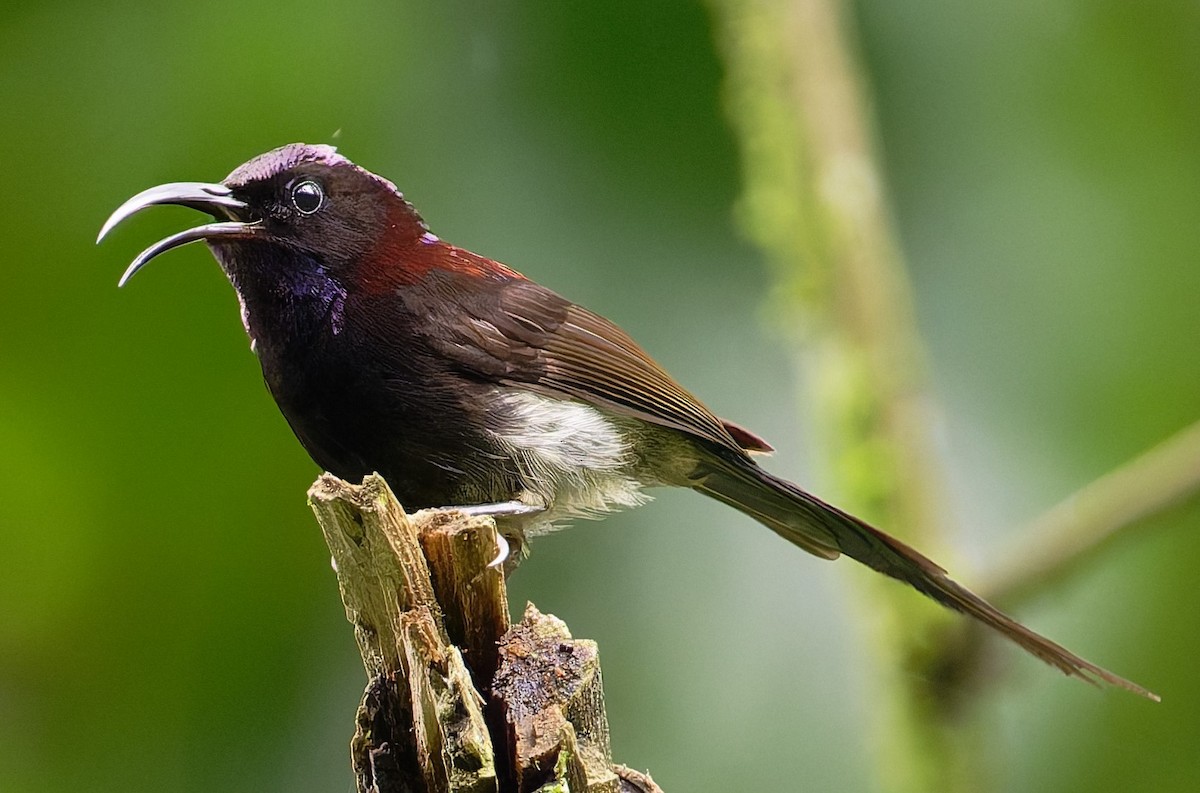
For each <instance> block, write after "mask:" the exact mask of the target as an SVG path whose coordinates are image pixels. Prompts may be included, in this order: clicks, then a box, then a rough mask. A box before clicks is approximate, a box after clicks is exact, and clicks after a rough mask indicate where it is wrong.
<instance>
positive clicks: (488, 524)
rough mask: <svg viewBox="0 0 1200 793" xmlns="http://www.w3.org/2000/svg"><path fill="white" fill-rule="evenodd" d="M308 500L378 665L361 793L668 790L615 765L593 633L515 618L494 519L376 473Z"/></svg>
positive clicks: (543, 618)
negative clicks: (445, 505)
mask: <svg viewBox="0 0 1200 793" xmlns="http://www.w3.org/2000/svg"><path fill="white" fill-rule="evenodd" d="M308 498H309V504H310V505H311V506H312V509H313V512H314V513H315V514H316V516H317V522H318V523H320V525H321V530H322V531H323V532H324V535H325V541H326V543H327V544H328V545H329V550H330V553H331V554H332V557H333V565H334V570H335V571H336V573H337V579H338V586H339V588H340V590H341V594H342V602H343V604H344V605H345V607H346V618H347V619H348V620H349V621H350V622H351V624H353V625H354V635H355V638H356V639H357V641H358V647H359V652H360V654H361V655H362V660H363V666H364V668H365V669H366V672H367V680H368V682H367V687H366V690H365V691H364V693H363V698H362V702H361V703H360V705H359V708H358V715H357V719H356V725H357V726H356V731H355V734H354V738H353V740H352V741H351V745H350V747H351V763H352V765H353V769H354V775H355V783H356V785H357V788H358V791H359V793H401V792H403V793H417V792H419V793H468V792H469V793H527V792H528V791H538V792H539V793H554V792H555V791H563V792H564V793H565V792H566V791H573V792H574V793H582V792H583V791H587V792H588V793H593V792H594V793H600V792H601V791H603V792H604V793H609V792H610V791H611V792H612V793H617V792H618V791H620V792H621V793H639V792H640V793H660V789H659V788H658V786H657V785H655V784H654V782H653V781H652V780H651V779H650V777H649V776H647V775H644V774H640V773H638V772H635V771H631V770H630V769H628V768H625V767H624V766H621V765H615V764H614V763H613V762H612V756H611V753H610V748H609V733H608V719H607V717H606V716H605V713H604V690H603V686H602V684H601V677H600V662H599V655H598V651H597V647H596V644H595V642H590V641H586V640H581V639H574V638H572V637H571V634H570V632H569V631H568V630H567V626H566V625H565V624H564V623H563V622H562V621H561V620H559V619H557V618H556V617H553V616H551V615H545V614H542V613H541V612H539V611H538V610H537V609H536V608H535V607H534V606H533V604H529V605H528V606H527V607H526V609H525V614H524V618H523V619H522V620H521V622H519V623H517V624H516V625H511V626H510V625H509V617H508V595H507V590H506V588H505V582H504V576H503V574H502V573H501V571H500V570H499V569H497V568H491V567H488V566H487V565H488V562H490V561H491V560H492V559H493V558H494V557H495V555H496V526H495V523H494V522H493V521H492V519H491V518H487V517H473V516H467V515H464V514H463V513H461V512H456V511H453V510H423V511H421V512H417V513H414V514H413V515H407V514H405V512H404V510H403V509H402V508H401V506H400V504H399V503H398V502H397V501H396V498H395V496H394V495H393V494H392V492H391V490H390V489H389V488H388V486H387V483H386V482H384V480H383V478H382V477H380V476H378V475H374V474H373V475H371V476H368V477H367V478H366V479H364V480H363V483H362V484H361V485H352V484H349V483H347V482H344V481H342V480H341V479H338V478H337V477H335V476H332V475H330V474H324V475H322V476H321V477H320V478H319V479H318V480H317V481H316V483H315V484H314V485H313V486H312V488H311V489H310V490H309V493H308Z"/></svg>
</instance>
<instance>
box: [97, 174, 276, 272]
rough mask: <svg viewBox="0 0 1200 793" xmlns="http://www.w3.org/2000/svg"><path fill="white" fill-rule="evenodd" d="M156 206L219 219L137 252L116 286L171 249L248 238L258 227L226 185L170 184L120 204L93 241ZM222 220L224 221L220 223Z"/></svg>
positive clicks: (143, 192) (243, 205)
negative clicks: (175, 207) (187, 209)
mask: <svg viewBox="0 0 1200 793" xmlns="http://www.w3.org/2000/svg"><path fill="white" fill-rule="evenodd" d="M159 204H176V205H178V206H185V207H191V208H192V209H199V210H200V211H201V212H207V213H209V214H210V215H212V216H213V217H214V218H218V222H216V223H206V224H204V225H203V226H196V227H195V228H191V229H186V230H184V231H181V232H179V233H178V234H172V235H171V236H169V237H167V238H166V239H161V240H159V241H158V242H156V243H154V244H153V245H151V246H150V247H149V248H147V249H146V250H144V251H142V252H141V253H139V254H138V255H137V258H135V259H134V260H133V262H132V263H131V264H130V265H129V267H127V268H126V269H125V274H124V275H122V276H121V280H120V281H119V282H117V285H118V286H124V285H125V282H126V281H128V280H129V279H130V278H132V277H133V274H134V273H136V272H137V271H138V270H140V269H142V266H143V265H144V264H146V262H148V261H150V260H151V259H153V258H154V257H155V256H157V255H158V254H160V253H164V252H166V251H169V250H171V249H172V248H178V247H179V246H180V245H186V244H188V243H189V242H195V241H196V240H214V239H248V238H250V237H253V236H255V234H256V233H257V229H259V228H260V225H259V223H258V222H257V221H253V220H251V219H250V211H249V207H248V206H247V205H246V204H245V203H244V202H243V201H239V200H238V199H236V198H234V197H233V194H232V192H231V191H230V189H229V188H228V187H226V186H225V185H222V184H205V183H204V182H173V183H171V184H163V185H159V186H158V187H151V188H150V189H149V190H143V191H142V192H140V193H138V194H137V195H135V196H134V197H133V198H131V199H129V200H128V201H126V202H125V203H124V204H121V206H120V207H119V208H118V209H117V211H116V212H113V213H112V215H111V216H110V217H109V218H108V220H107V221H106V222H105V224H104V227H103V228H101V229H100V236H98V237H96V242H97V243H99V242H100V240H102V239H104V237H105V235H107V234H108V232H110V231H112V230H113V228H114V227H115V226H116V225H117V224H118V223H120V222H121V221H122V220H124V219H125V218H127V217H129V216H130V215H133V214H136V213H138V212H141V211H142V210H143V209H145V208H146V207H152V206H157V205H159ZM222 218H223V220H220V219H222Z"/></svg>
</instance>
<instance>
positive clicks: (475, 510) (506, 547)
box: [442, 493, 546, 575]
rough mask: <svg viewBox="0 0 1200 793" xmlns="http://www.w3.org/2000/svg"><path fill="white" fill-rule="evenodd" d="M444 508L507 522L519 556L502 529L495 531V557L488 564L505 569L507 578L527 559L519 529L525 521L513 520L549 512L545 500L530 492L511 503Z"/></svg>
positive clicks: (521, 533)
mask: <svg viewBox="0 0 1200 793" xmlns="http://www.w3.org/2000/svg"><path fill="white" fill-rule="evenodd" d="M442 509H452V510H455V511H456V512H461V513H463V514H464V515H478V516H487V517H491V518H497V519H498V520H497V523H498V524H499V523H501V522H502V523H504V524H505V528H507V529H510V531H511V537H512V539H513V540H515V541H516V545H517V549H518V550H517V553H516V554H515V555H514V554H513V553H512V548H511V546H510V544H509V538H508V537H506V536H505V534H504V533H502V532H501V531H500V527H499V526H497V528H496V558H495V559H493V560H492V561H490V562H488V565H487V566H488V567H500V566H501V565H503V566H504V568H505V575H507V574H508V573H511V572H512V571H513V570H515V569H516V567H517V564H519V563H520V561H521V559H523V558H524V556H525V541H524V540H525V538H524V532H522V531H521V529H520V528H519V527H520V525H521V523H523V521H519V520H512V519H513V518H523V517H528V516H530V515H537V514H538V513H541V512H545V511H546V505H545V504H544V503H542V500H541V499H540V498H538V497H537V496H534V495H533V494H531V493H522V494H521V497H520V498H518V499H514V500H512V501H499V502H496V503H494V504H470V505H468V506H463V507H442Z"/></svg>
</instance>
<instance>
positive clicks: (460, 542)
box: [413, 510, 508, 690]
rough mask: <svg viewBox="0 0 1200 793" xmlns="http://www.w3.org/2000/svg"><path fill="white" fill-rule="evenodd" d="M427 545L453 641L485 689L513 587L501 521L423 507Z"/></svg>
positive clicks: (504, 627)
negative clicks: (499, 553)
mask: <svg viewBox="0 0 1200 793" xmlns="http://www.w3.org/2000/svg"><path fill="white" fill-rule="evenodd" d="M413 519H414V520H415V521H418V522H420V524H421V535H420V536H421V547H422V548H423V549H424V551H425V556H426V558H427V559H428V560H429V567H430V570H431V572H432V574H433V588H434V590H435V592H436V595H437V600H438V603H440V604H441V606H442V616H443V618H444V619H445V623H446V632H447V633H448V634H449V636H450V641H451V642H452V643H453V644H455V645H457V646H458V647H460V648H461V649H462V654H463V660H465V661H466V662H467V667H468V668H469V669H470V670H471V673H472V675H473V676H474V678H475V682H476V684H477V685H478V687H479V688H481V689H484V690H486V689H487V688H488V687H490V686H491V681H492V676H493V675H494V674H495V673H496V652H497V649H496V648H497V645H498V643H499V641H500V637H501V636H503V635H504V632H505V631H506V630H508V589H507V588H506V587H505V586H504V573H503V571H501V570H500V568H499V567H489V566H488V565H489V564H490V563H491V562H492V561H493V560H494V559H495V558H496V524H495V522H494V521H493V520H492V519H491V518H485V517H470V516H467V515H464V514H462V513H461V512H454V511H451V510H422V511H421V512H418V513H416V514H415V515H414V516H413Z"/></svg>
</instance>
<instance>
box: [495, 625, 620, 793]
mask: <svg viewBox="0 0 1200 793" xmlns="http://www.w3.org/2000/svg"><path fill="white" fill-rule="evenodd" d="M492 699H493V701H494V702H495V703H496V704H497V706H498V707H499V709H500V711H501V713H502V714H503V717H504V726H505V731H506V733H507V735H508V736H510V738H511V740H510V741H509V742H508V743H507V746H508V749H509V750H510V754H509V755H508V759H509V762H510V769H511V774H512V776H513V781H515V782H516V790H518V791H521V792H522V793H524V791H529V790H536V789H537V788H538V787H540V786H542V785H545V784H546V783H547V782H548V781H549V780H550V779H558V778H560V777H562V776H563V774H565V779H567V780H568V781H569V783H570V789H571V790H589V791H592V790H594V791H606V792H607V791H612V793H616V792H617V791H618V790H619V789H620V788H619V781H618V778H617V775H616V774H615V773H614V772H613V770H612V765H613V762H612V756H611V754H610V750H609V740H608V719H607V717H606V716H605V714H604V689H603V685H602V684H601V681H600V659H599V653H598V651H597V648H596V643H595V642H592V641H587V640H583V639H573V638H572V637H571V633H570V631H569V630H567V626H566V624H564V623H563V621H562V620H560V619H558V618H557V617H554V616H552V615H546V614H542V613H541V612H539V611H538V610H537V608H536V607H535V606H534V605H533V604H532V603H530V604H529V605H527V606H526V607H525V617H524V619H522V620H521V622H519V623H517V624H516V625H514V626H513V627H512V629H510V630H509V632H508V633H507V634H505V636H504V639H503V640H502V641H501V643H500V667H499V669H497V671H496V678H495V681H494V683H493V686H492ZM564 761H565V762H564ZM564 765H565V768H563V766H564Z"/></svg>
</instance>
